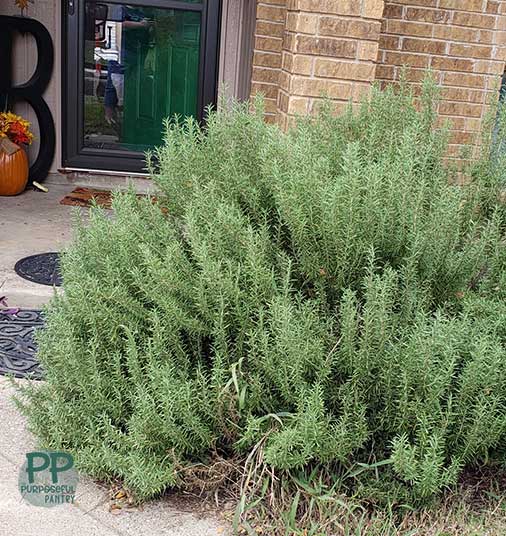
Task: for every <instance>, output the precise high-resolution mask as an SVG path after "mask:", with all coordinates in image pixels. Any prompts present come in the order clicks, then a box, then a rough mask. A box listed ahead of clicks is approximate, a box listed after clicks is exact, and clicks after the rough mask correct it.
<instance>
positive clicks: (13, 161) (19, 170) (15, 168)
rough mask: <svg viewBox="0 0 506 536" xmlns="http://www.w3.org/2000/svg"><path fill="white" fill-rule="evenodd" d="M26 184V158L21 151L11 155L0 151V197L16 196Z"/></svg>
mask: <svg viewBox="0 0 506 536" xmlns="http://www.w3.org/2000/svg"><path fill="white" fill-rule="evenodd" d="M27 182H28V157H27V156H26V153H25V151H24V150H23V149H21V148H20V149H19V151H16V152H15V153H13V154H10V155H9V154H7V153H6V152H4V151H0V195H17V194H20V193H21V192H23V191H24V189H25V188H26V183H27Z"/></svg>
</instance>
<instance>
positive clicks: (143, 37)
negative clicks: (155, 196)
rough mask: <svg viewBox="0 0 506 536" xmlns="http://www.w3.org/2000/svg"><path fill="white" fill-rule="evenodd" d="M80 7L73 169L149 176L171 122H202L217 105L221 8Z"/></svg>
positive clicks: (73, 55)
mask: <svg viewBox="0 0 506 536" xmlns="http://www.w3.org/2000/svg"><path fill="white" fill-rule="evenodd" d="M73 2H74V3H73V4H72V5H73V6H74V9H73V10H70V9H68V13H67V30H68V31H67V58H66V59H67V75H66V78H65V87H66V101H65V104H66V107H65V108H66V109H65V111H66V118H67V121H66V136H65V142H66V143H65V149H66V150H65V164H66V165H67V166H68V167H77V168H83V167H84V168H88V169H108V170H125V171H142V169H143V167H144V152H145V151H146V150H148V149H150V148H152V147H154V146H156V145H159V144H160V143H161V141H162V135H163V122H164V120H165V118H167V117H172V116H174V115H178V116H181V117H184V116H194V117H196V118H198V119H201V118H202V113H203V108H204V107H205V106H206V105H207V104H210V103H214V101H215V97H216V48H217V23H218V0H216V1H211V0H208V1H207V2H199V1H193V2H192V1H186V2H182V1H177V2H170V1H161V0H151V1H150V2H149V5H148V2H147V1H144V0H138V1H137V3H135V4H126V3H120V2H118V0H109V1H108V2H97V1H95V0H78V2H77V3H76V0H73ZM144 4H146V5H144ZM153 4H155V6H153ZM158 4H160V5H158ZM72 29H75V33H72V31H71V30H72ZM74 45H75V47H74Z"/></svg>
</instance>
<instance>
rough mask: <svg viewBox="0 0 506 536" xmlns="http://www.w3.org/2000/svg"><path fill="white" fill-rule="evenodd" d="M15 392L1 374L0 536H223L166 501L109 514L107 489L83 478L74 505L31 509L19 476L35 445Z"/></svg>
mask: <svg viewBox="0 0 506 536" xmlns="http://www.w3.org/2000/svg"><path fill="white" fill-rule="evenodd" d="M14 392H15V389H14V388H13V386H12V385H11V384H10V382H9V381H8V380H7V379H6V378H4V377H1V376H0V416H1V420H0V472H1V473H0V474H1V475H2V478H0V534H1V535H2V536H14V535H15V536H60V535H61V536H64V535H69V536H70V535H72V536H74V535H82V536H118V535H124V536H219V535H221V536H225V535H227V534H230V532H229V529H228V528H227V527H226V523H224V522H223V521H222V520H219V519H217V518H215V517H205V518H202V517H199V516H197V515H195V514H193V513H191V512H188V511H181V510H180V509H178V508H176V507H175V506H171V504H170V500H169V499H166V500H160V501H154V502H151V503H148V504H146V505H144V506H143V507H142V509H133V510H121V511H119V513H118V514H113V513H111V512H110V511H109V500H108V493H107V490H106V489H104V488H101V487H100V486H98V485H97V484H95V483H93V482H92V481H90V480H89V479H87V478H86V477H83V476H81V478H80V481H79V484H78V486H77V495H78V497H77V501H76V504H75V505H61V506H55V507H53V508H41V507H35V506H31V505H29V504H27V503H25V502H24V501H23V500H22V499H21V495H20V493H19V490H18V473H19V470H20V468H21V466H22V464H23V463H24V461H25V455H26V453H27V452H30V451H32V450H36V449H34V447H36V442H35V440H34V438H33V437H32V435H31V434H30V433H29V432H28V431H27V430H26V426H25V419H24V418H23V417H22V416H21V415H20V414H19V412H18V410H17V409H16V408H15V406H14V404H13V402H12V395H13V394H14Z"/></svg>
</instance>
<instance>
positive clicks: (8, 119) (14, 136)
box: [0, 112, 33, 145]
mask: <svg viewBox="0 0 506 536" xmlns="http://www.w3.org/2000/svg"><path fill="white" fill-rule="evenodd" d="M0 138H9V139H10V140H11V141H12V142H13V143H16V144H17V145H21V144H23V143H25V144H30V143H32V141H33V134H32V132H31V131H30V122H29V121H27V120H26V119H23V118H22V117H21V116H19V115H16V114H13V113H12V112H1V113H0Z"/></svg>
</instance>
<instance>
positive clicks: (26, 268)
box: [14, 252, 62, 287]
mask: <svg viewBox="0 0 506 536" xmlns="http://www.w3.org/2000/svg"><path fill="white" fill-rule="evenodd" d="M14 270H15V271H16V273H17V274H18V275H19V276H20V277H22V278H23V279H28V281H33V282H34V283H40V284H41V285H49V286H51V287H52V286H55V287H60V286H61V284H62V278H61V275H60V259H59V255H58V253H55V252H51V253H40V254H38V255H31V256H30V257H25V258H24V259H21V260H19V261H18V262H17V263H16V266H14Z"/></svg>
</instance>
